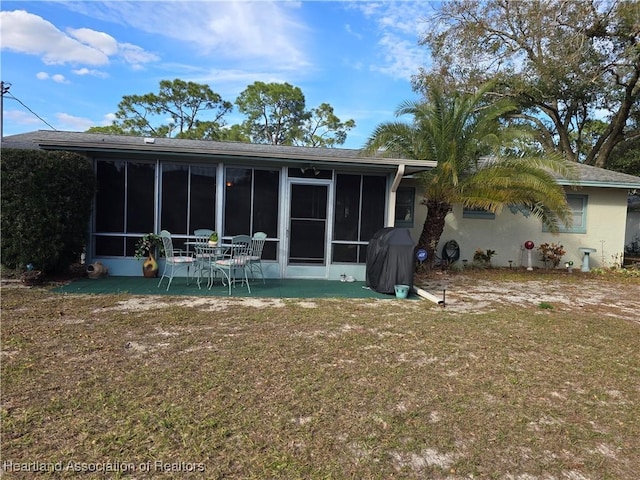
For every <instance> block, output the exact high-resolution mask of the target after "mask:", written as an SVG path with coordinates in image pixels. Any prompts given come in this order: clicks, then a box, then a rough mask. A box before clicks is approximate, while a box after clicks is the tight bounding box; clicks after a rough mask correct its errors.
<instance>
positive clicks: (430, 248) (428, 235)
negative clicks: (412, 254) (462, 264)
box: [417, 200, 451, 270]
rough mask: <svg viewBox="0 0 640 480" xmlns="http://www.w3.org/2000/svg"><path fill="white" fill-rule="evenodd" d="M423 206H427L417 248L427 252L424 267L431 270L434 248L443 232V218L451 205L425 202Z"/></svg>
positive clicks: (433, 260) (434, 254)
mask: <svg viewBox="0 0 640 480" xmlns="http://www.w3.org/2000/svg"><path fill="white" fill-rule="evenodd" d="M424 204H425V205H426V206H427V218H426V219H425V221H424V225H423V226H422V233H421V234H420V239H419V240H418V245H417V248H423V249H425V250H426V251H427V260H426V261H425V262H424V265H425V266H426V267H427V269H428V270H431V269H433V265H434V262H435V259H436V248H437V247H438V242H439V241H440V237H441V236H442V232H443V231H444V224H445V218H446V217H447V214H448V213H449V212H450V211H451V204H450V203H447V202H438V201H431V200H426V201H425V203H424Z"/></svg>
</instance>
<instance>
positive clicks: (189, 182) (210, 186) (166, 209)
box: [160, 164, 216, 235]
mask: <svg viewBox="0 0 640 480" xmlns="http://www.w3.org/2000/svg"><path fill="white" fill-rule="evenodd" d="M161 185H162V201H161V210H160V212H161V213H160V229H161V230H169V231H170V232H171V233H172V234H174V235H191V234H193V231H194V230H195V229H197V228H210V229H212V230H215V225H216V167H215V166H197V165H173V164H163V165H162V184H161Z"/></svg>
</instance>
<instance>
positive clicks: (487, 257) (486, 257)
mask: <svg viewBox="0 0 640 480" xmlns="http://www.w3.org/2000/svg"><path fill="white" fill-rule="evenodd" d="M495 254H496V251H495V250H491V249H488V248H487V251H486V252H485V251H484V250H482V249H480V248H478V249H477V250H476V251H475V252H474V254H473V264H474V266H476V267H488V266H490V265H491V257H493V256H494V255H495Z"/></svg>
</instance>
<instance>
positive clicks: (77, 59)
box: [0, 10, 158, 66]
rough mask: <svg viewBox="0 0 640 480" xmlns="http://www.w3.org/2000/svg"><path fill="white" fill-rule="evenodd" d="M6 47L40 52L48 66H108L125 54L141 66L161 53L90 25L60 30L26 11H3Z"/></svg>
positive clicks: (33, 53)
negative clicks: (122, 41)
mask: <svg viewBox="0 0 640 480" xmlns="http://www.w3.org/2000/svg"><path fill="white" fill-rule="evenodd" d="M0 23H1V25H2V49H3V50H4V49H6V50H11V51H14V52H18V53H24V54H28V55H39V56H40V57H41V58H42V61H43V62H44V63H45V64H47V65H65V64H73V65H91V66H102V65H108V64H109V62H110V58H112V57H113V58H117V57H122V58H123V59H124V60H125V61H126V62H127V63H130V64H132V65H134V66H139V65H140V64H142V63H147V62H152V61H156V60H157V59H158V57H157V55H155V54H153V53H149V52H145V51H144V50H143V49H142V48H140V47H137V46H135V45H131V44H128V43H122V44H119V43H118V42H117V41H116V40H115V39H114V38H113V37H112V36H110V35H108V34H106V33H103V32H98V31H95V30H91V29H88V28H79V29H71V28H70V29H68V32H69V33H68V34H65V33H64V32H62V31H60V30H59V29H58V28H56V27H55V26H54V25H53V24H52V23H51V22H49V21H47V20H44V19H43V18H42V17H39V16H38V15H34V14H31V13H28V12H26V11H24V10H15V11H12V12H0Z"/></svg>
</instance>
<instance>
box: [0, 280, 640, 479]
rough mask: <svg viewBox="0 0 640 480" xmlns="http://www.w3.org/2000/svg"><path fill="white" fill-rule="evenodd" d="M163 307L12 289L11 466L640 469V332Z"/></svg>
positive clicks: (309, 309) (351, 307)
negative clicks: (57, 464) (39, 464)
mask: <svg viewBox="0 0 640 480" xmlns="http://www.w3.org/2000/svg"><path fill="white" fill-rule="evenodd" d="M571 281H573V280H571ZM616 288H637V285H635V284H634V285H632V286H631V287H629V286H625V285H622V284H621V285H620V286H619V287H616ZM158 299H159V300H160V301H161V302H162V303H161V306H160V307H161V308H157V309H153V308H152V309H144V308H142V306H143V303H142V301H141V299H140V298H139V297H135V296H132V295H128V294H122V295H68V294H59V293H52V292H51V291H50V290H48V289H46V288H32V289H28V288H13V287H11V288H10V287H7V288H3V290H2V299H1V300H2V398H1V400H2V401H1V404H2V408H1V415H2V461H3V462H5V465H6V462H7V461H11V462H13V463H14V464H17V463H32V462H41V463H42V464H44V465H45V466H47V465H53V464H55V462H61V464H62V465H63V466H64V467H68V466H74V467H76V468H77V469H79V470H81V469H82V468H83V467H82V464H83V463H84V464H85V467H84V468H85V470H89V469H90V468H96V465H102V466H103V468H107V467H110V468H112V469H114V468H117V467H118V465H120V467H121V468H120V470H121V471H120V472H109V473H108V474H107V476H106V477H105V474H104V473H102V472H98V473H91V472H89V471H85V472H82V474H81V473H80V472H74V471H72V470H69V469H68V470H63V471H61V472H56V473H55V474H52V475H53V477H54V478H75V477H78V476H82V478H138V479H139V478H175V477H176V476H178V473H177V471H180V475H179V476H180V478H203V479H216V478H220V479H222V478H225V479H229V478H230V479H264V478H283V479H296V478H300V479H303V478H304V479H352V478H353V479H356V478H357V479H388V478H407V479H413V478H416V479H417V478H436V479H437V478H452V479H458V478H507V477H508V476H512V477H513V478H532V479H533V478H585V479H635V478H637V472H638V471H640V442H638V438H640V422H638V418H639V415H640V409H639V407H638V405H640V353H639V350H638V345H639V340H640V325H639V324H637V323H634V322H630V321H623V320H618V319H613V318H606V317H603V316H602V315H601V314H600V313H598V312H594V313H590V312H589V311H588V310H579V311H576V312H575V313H571V312H563V313H562V314H559V313H557V312H556V311H555V310H552V309H550V310H544V311H541V308H543V307H542V305H540V306H538V305H533V306H530V307H529V308H514V307H513V306H510V307H509V308H506V307H500V306H498V307H496V309H495V310H494V311H491V312H490V313H475V314H468V315H461V314H459V313H458V314H454V313H449V312H447V310H446V308H441V307H438V306H437V305H435V304H433V303H431V302H428V301H414V302H402V301H397V300H388V301H384V300H382V301H381V300H377V299H356V300H344V299H340V300H338V299H335V300H332V299H319V300H313V301H309V300H305V301H297V300H287V299H284V300H278V301H274V302H271V303H269V302H266V303H264V304H262V305H261V306H247V305H246V303H242V302H240V301H236V300H231V301H229V300H227V299H220V298H206V299H202V301H201V302H199V303H195V304H194V305H189V304H188V303H187V302H185V301H184V300H185V299H184V298H182V297H175V301H173V302H171V301H170V300H171V297H166V296H165V297H158ZM168 300H169V301H170V302H169V303H167V301H168ZM125 304H126V305H129V306H132V307H140V308H134V309H131V310H125V309H124V308H123V307H124V305H125ZM144 305H146V303H145V304H144ZM68 462H75V463H71V464H69V463H68ZM156 462H159V463H156ZM167 464H168V465H167ZM147 466H148V469H147ZM128 467H131V469H129V470H127V468H128ZM5 470H6V468H5ZM122 470H124V471H122ZM147 470H148V471H147ZM200 470H204V471H200ZM7 478H25V479H26V478H33V473H32V472H17V471H14V472H12V473H11V474H10V475H7Z"/></svg>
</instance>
